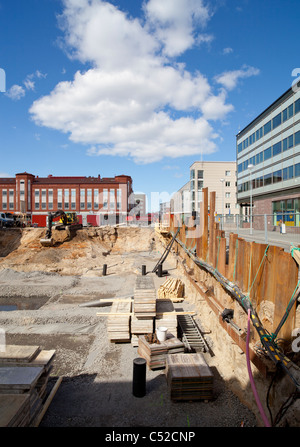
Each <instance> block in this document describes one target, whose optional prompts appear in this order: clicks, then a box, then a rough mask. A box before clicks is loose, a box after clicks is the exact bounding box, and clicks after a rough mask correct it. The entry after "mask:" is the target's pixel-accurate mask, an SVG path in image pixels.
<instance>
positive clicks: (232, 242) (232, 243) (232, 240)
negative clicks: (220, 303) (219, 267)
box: [227, 233, 238, 281]
mask: <svg viewBox="0 0 300 447" xmlns="http://www.w3.org/2000/svg"><path fill="white" fill-rule="evenodd" d="M237 237H238V236H237V234H234V233H230V235H229V258H228V271H227V277H228V279H229V281H233V275H234V267H235V254H236V240H237Z"/></svg>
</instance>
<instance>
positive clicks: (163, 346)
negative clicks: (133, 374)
mask: <svg viewBox="0 0 300 447" xmlns="http://www.w3.org/2000/svg"><path fill="white" fill-rule="evenodd" d="M148 340H149V337H147V336H143V335H142V336H140V337H139V347H138V354H139V355H140V356H141V357H143V358H144V359H145V360H146V361H147V365H148V367H149V368H150V369H157V368H165V366H166V358H167V355H168V354H169V353H178V352H179V353H180V352H184V344H183V343H182V342H181V341H180V340H178V338H176V337H170V338H167V340H166V341H163V342H158V343H157V342H152V341H151V340H150V341H148Z"/></svg>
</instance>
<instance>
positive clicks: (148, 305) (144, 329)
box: [131, 276, 156, 346]
mask: <svg viewBox="0 0 300 447" xmlns="http://www.w3.org/2000/svg"><path fill="white" fill-rule="evenodd" d="M155 315H156V290H155V286H154V281H153V278H152V277H146V276H137V278H136V283H135V289H134V298H133V317H132V324H131V344H132V345H133V346H138V338H139V336H140V335H144V334H151V333H152V332H153V320H154V317H155Z"/></svg>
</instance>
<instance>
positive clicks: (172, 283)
mask: <svg viewBox="0 0 300 447" xmlns="http://www.w3.org/2000/svg"><path fill="white" fill-rule="evenodd" d="M183 295H184V284H183V282H182V281H181V280H180V279H176V278H168V279H167V280H166V281H165V282H164V283H163V284H162V285H161V286H160V287H159V289H158V291H157V298H158V299H163V298H172V299H173V300H175V301H176V298H183Z"/></svg>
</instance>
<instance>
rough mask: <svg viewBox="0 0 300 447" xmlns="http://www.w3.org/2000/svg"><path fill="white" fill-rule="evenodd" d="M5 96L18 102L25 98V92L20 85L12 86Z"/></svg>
mask: <svg viewBox="0 0 300 447" xmlns="http://www.w3.org/2000/svg"><path fill="white" fill-rule="evenodd" d="M5 94H6V96H8V97H9V98H11V99H13V100H14V101H18V100H19V99H21V98H23V97H24V96H25V90H24V88H23V87H22V86H21V85H18V84H14V85H13V86H12V87H10V89H9V90H8V91H7V92H6V93H5Z"/></svg>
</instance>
